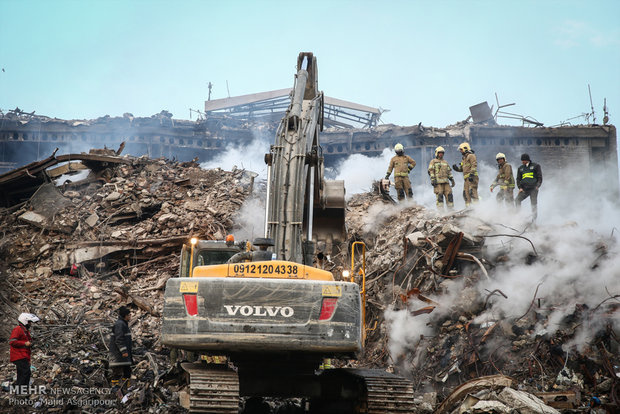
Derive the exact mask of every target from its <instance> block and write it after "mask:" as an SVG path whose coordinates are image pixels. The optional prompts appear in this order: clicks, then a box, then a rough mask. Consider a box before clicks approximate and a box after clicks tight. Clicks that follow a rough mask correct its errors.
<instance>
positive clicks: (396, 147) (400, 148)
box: [394, 143, 405, 152]
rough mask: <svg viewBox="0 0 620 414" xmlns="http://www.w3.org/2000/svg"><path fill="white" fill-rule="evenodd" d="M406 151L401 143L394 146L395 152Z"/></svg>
mask: <svg viewBox="0 0 620 414" xmlns="http://www.w3.org/2000/svg"><path fill="white" fill-rule="evenodd" d="M404 149H405V148H404V147H403V144H401V143H398V144H396V145H394V151H396V152H403V150H404Z"/></svg>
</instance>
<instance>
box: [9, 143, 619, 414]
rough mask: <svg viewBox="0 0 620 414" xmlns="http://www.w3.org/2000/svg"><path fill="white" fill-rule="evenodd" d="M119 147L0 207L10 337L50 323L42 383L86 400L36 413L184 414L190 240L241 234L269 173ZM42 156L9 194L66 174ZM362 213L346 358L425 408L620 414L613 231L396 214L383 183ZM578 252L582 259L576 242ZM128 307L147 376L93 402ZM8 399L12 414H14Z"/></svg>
mask: <svg viewBox="0 0 620 414" xmlns="http://www.w3.org/2000/svg"><path fill="white" fill-rule="evenodd" d="M120 150H121V149H120V148H119V149H118V150H109V149H108V150H92V151H91V153H89V154H72V155H71V158H72V160H73V161H72V163H73V166H72V167H71V168H72V172H71V173H72V174H73V175H77V174H79V173H80V172H82V171H85V172H87V174H83V175H82V178H81V179H74V180H73V182H69V183H59V182H56V184H52V183H49V182H47V181H45V180H39V181H37V182H36V183H34V182H33V183H31V189H32V190H31V191H30V192H29V193H28V194H30V195H29V197H28V199H27V200H26V201H25V202H24V201H19V200H18V199H10V200H8V201H7V202H8V204H9V205H7V206H5V207H3V208H0V222H2V223H3V234H2V239H0V287H1V289H0V308H1V309H2V312H1V313H0V315H2V316H1V318H2V320H1V321H2V324H1V325H2V327H3V328H2V329H1V330H0V340H2V341H4V342H5V343H6V340H7V339H8V335H9V333H10V330H9V329H10V327H11V326H12V325H13V324H14V323H15V322H14V321H15V319H16V317H17V315H18V314H19V312H21V311H24V310H27V311H29V312H33V313H35V314H37V315H38V316H40V317H41V319H42V321H41V322H40V323H39V324H37V325H36V326H35V327H34V330H33V335H34V338H35V341H36V345H35V347H34V349H33V365H34V366H35V367H36V371H35V372H34V373H33V381H34V382H33V384H35V385H45V386H47V387H51V388H59V389H69V390H73V391H74V392H75V395H77V396H76V397H75V398H72V399H69V398H67V399H65V400H64V401H63V404H62V406H61V405H59V403H58V402H54V401H55V400H52V402H50V400H49V399H46V398H45V397H44V396H41V395H31V396H30V399H29V400H28V401H29V404H30V405H29V407H32V406H34V407H35V408H40V409H42V410H45V409H50V410H53V409H63V410H72V409H76V408H77V407H81V408H82V409H84V408H85V407H90V408H92V409H95V408H96V406H95V404H98V406H99V407H103V408H105V409H106V410H109V411H107V412H126V411H133V412H139V411H149V412H162V413H163V412H181V411H182V407H181V399H180V398H179V396H180V395H181V394H182V393H183V392H184V391H183V390H184V389H185V387H186V385H184V380H183V376H182V375H180V371H179V368H178V366H177V365H176V364H175V363H174V361H173V360H171V359H169V358H168V356H169V354H170V350H169V349H166V347H163V346H162V345H161V342H160V338H159V330H160V326H161V314H162V304H163V292H164V287H165V283H166V281H167V280H168V279H169V278H171V277H174V276H176V275H178V272H179V256H178V252H179V250H180V247H181V245H182V244H183V243H184V242H186V241H187V238H188V237H189V236H190V235H192V236H197V237H200V238H203V239H222V238H223V237H224V236H225V235H226V234H227V233H228V232H230V231H233V232H235V231H236V230H239V229H238V224H239V223H240V221H241V218H240V214H241V213H240V208H241V207H242V206H243V205H244V204H245V202H247V201H248V200H250V199H252V193H253V192H252V188H253V185H254V183H253V174H251V173H249V172H248V171H245V170H234V171H230V172H228V171H223V170H220V169H213V170H204V169H201V168H200V167H199V166H198V164H196V163H195V162H191V161H190V162H178V161H167V160H164V159H149V158H148V157H145V156H142V157H132V156H121V155H120ZM61 161H62V159H61ZM34 164H36V168H35V166H34V165H33V166H31V167H30V168H29V169H27V168H20V169H16V170H14V171H12V172H10V173H9V174H6V175H5V176H4V177H5V181H4V184H7V183H9V182H13V183H14V184H15V183H21V184H22V185H23V183H24V182H26V181H28V180H34V179H35V178H36V177H41V176H43V175H44V171H51V172H50V173H49V174H52V175H54V176H55V175H57V174H61V173H62V172H65V173H66V171H64V170H63V169H62V165H60V166H58V165H57V164H60V161H59V160H54V159H53V158H51V159H44V160H41V161H39V162H38V163H34ZM64 165H68V164H64ZM59 168H61V169H59ZM8 177H10V178H8ZM224 183H227V184H229V185H226V186H224V185H223V184H224ZM347 210H348V217H347V229H348V234H347V240H346V241H345V242H344V243H343V246H342V249H341V253H339V254H337V255H335V256H333V257H331V258H330V259H329V260H327V261H325V263H324V266H325V268H326V269H327V270H331V271H333V272H334V274H336V275H338V274H341V273H342V269H343V268H346V267H348V264H349V263H351V256H350V246H351V245H352V243H353V242H354V241H358V242H359V241H362V242H364V243H365V245H366V249H367V253H366V264H365V266H366V267H365V273H363V274H364V276H365V280H362V278H361V276H362V274H358V280H357V281H358V283H360V284H365V291H366V304H365V308H366V321H365V322H366V330H367V340H366V346H365V351H364V354H363V355H360V358H359V359H358V360H357V361H349V362H347V361H333V363H334V364H335V365H336V366H342V365H344V366H347V365H348V366H350V365H353V366H358V367H369V368H383V369H386V370H389V371H395V372H398V373H399V374H400V375H404V376H407V377H408V378H411V380H412V381H413V383H414V386H415V390H416V396H417V399H416V406H417V411H416V412H420V413H431V412H436V413H439V414H442V413H452V412H459V413H461V412H468V413H475V412H489V411H492V412H500V413H503V412H506V413H508V412H511V411H510V410H515V409H516V410H520V412H531V413H545V414H547V413H548V414H556V413H558V412H560V410H562V412H567V413H568V412H584V411H586V410H588V409H589V404H590V401H591V400H592V398H593V397H596V398H597V400H596V401H600V404H601V405H600V407H599V408H601V407H602V408H601V409H605V410H607V411H601V412H614V411H613V410H617V409H618V403H619V402H620V394H619V392H620V371H618V368H617V367H618V366H620V361H619V360H618V355H620V354H619V349H620V348H619V347H620V336H619V331H618V330H619V328H620V318H619V315H620V285H618V280H620V279H618V277H619V276H620V275H619V274H618V268H619V267H618V260H620V251H619V250H618V243H617V233H616V234H615V235H614V232H613V230H612V231H611V234H610V233H609V232H606V234H598V233H596V232H592V231H591V230H589V229H587V228H582V227H580V226H579V224H577V223H571V224H568V225H567V226H560V227H557V226H541V227H540V228H539V229H537V230H534V229H532V228H531V227H530V225H529V224H528V223H527V222H518V221H517V222H514V223H513V222H506V221H504V222H502V223H496V222H495V221H494V219H493V218H492V215H489V214H481V212H478V211H476V210H474V211H455V212H451V213H448V214H441V213H439V212H436V211H434V210H428V209H425V208H424V207H422V206H419V205H415V204H402V205H394V204H393V202H392V201H391V200H390V199H389V198H385V197H384V196H382V195H381V194H380V193H379V192H378V191H377V192H372V193H360V194H357V195H354V196H353V197H352V198H351V199H350V200H349V202H348V205H347ZM609 225H610V226H611V225H613V223H610V224H609ZM573 244H576V245H577V246H578V247H577V249H579V252H580V253H579V255H575V254H574V253H573V252H571V251H570V250H569V249H568V246H571V245H573ZM362 253H363V252H362V251H359V250H358V251H357V255H358V256H357V257H358V260H357V261H356V264H355V266H356V267H355V268H353V269H351V270H352V273H354V274H357V270H359V266H361V265H362V264H363V263H364V262H363V261H361V254H362ZM524 274H528V275H529V276H528V277H527V278H525V277H524V276H523V275H524ZM592 280H596V283H592ZM562 286H563V287H564V288H562ZM567 292H568V293H567ZM120 305H126V306H129V307H130V308H131V309H132V311H133V314H134V316H133V318H132V322H131V326H132V329H133V331H134V341H135V348H136V352H135V359H136V367H135V368H134V371H133V372H134V375H135V377H136V378H135V379H136V381H135V382H134V383H133V386H132V387H131V389H130V390H128V392H127V393H125V394H124V395H121V396H116V395H109V394H101V395H96V396H93V395H90V394H87V393H82V392H80V391H79V390H89V389H93V388H96V389H99V388H101V389H107V388H108V387H109V382H108V381H109V378H108V377H107V375H106V372H107V368H106V367H107V365H106V364H107V360H108V353H107V349H106V348H107V334H108V332H109V327H110V325H111V323H112V322H113V321H114V318H115V313H114V312H115V310H116V309H117V308H118V307H119V306H120ZM6 351H7V350H6V348H3V349H2V354H3V359H2V361H3V363H2V365H1V366H0V379H1V380H2V382H3V385H5V386H8V385H7V384H9V383H10V381H11V378H12V374H13V373H14V368H13V367H12V365H11V364H9V363H7V362H6V361H8V358H7V357H6ZM7 396H8V394H5V395H3V396H2V399H0V407H2V409H6V410H12V411H15V410H16V409H17V408H19V407H16V406H15V405H14V403H11V402H10V401H11V400H10V398H9V397H7ZM5 397H6V398H5ZM95 401H97V402H96V403H95ZM49 404H51V405H49ZM269 404H270V405H271V407H272V411H270V412H300V413H301V412H303V407H302V405H301V404H300V403H299V402H296V401H293V402H291V401H287V402H281V401H271V402H269ZM283 407H284V408H286V409H288V410H289V411H278V409H282V410H284V408H283ZM485 410H486V411H485Z"/></svg>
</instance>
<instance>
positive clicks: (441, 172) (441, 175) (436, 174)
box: [428, 158, 454, 184]
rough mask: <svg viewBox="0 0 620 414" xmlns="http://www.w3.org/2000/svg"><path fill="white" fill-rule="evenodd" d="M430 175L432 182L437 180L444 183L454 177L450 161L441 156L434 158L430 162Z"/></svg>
mask: <svg viewBox="0 0 620 414" xmlns="http://www.w3.org/2000/svg"><path fill="white" fill-rule="evenodd" d="M428 175H430V177H431V182H433V181H435V182H436V183H437V184H444V183H447V182H449V181H450V180H453V179H454V178H453V177H452V169H451V168H450V164H448V161H446V160H444V159H441V160H440V159H439V158H434V159H432V160H431V162H430V164H428Z"/></svg>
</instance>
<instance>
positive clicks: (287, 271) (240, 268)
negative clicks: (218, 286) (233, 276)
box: [233, 264, 299, 277]
mask: <svg viewBox="0 0 620 414" xmlns="http://www.w3.org/2000/svg"><path fill="white" fill-rule="evenodd" d="M298 270H299V269H298V266H296V265H268V264H236V265H234V266H233V271H234V272H235V273H254V274H262V275H264V274H273V273H275V274H279V275H289V276H290V277H296V276H297V272H298Z"/></svg>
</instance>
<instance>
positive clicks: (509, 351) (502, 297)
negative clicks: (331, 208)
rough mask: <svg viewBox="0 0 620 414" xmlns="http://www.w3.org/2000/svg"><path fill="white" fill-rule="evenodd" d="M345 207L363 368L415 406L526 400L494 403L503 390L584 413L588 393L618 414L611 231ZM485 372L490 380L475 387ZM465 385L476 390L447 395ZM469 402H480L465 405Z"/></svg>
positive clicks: (616, 270) (366, 203) (471, 214)
mask: <svg viewBox="0 0 620 414" xmlns="http://www.w3.org/2000/svg"><path fill="white" fill-rule="evenodd" d="M348 206H349V210H350V211H348V217H349V221H348V225H349V231H350V232H351V236H352V238H354V239H356V240H363V241H364V242H365V243H366V244H367V247H368V249H369V253H368V264H367V267H368V274H367V276H366V280H367V282H366V285H367V289H368V292H369V299H368V305H367V308H368V310H367V315H368V316H367V328H368V330H369V332H368V335H369V341H368V344H367V349H366V353H365V357H364V361H363V362H362V363H363V364H366V365H371V366H374V367H385V366H389V367H392V368H393V369H395V370H396V371H397V372H399V373H400V374H402V375H405V376H409V377H411V378H412V379H413V381H414V384H415V388H416V390H417V391H418V392H419V393H420V396H421V397H422V395H426V398H425V399H422V398H420V400H419V402H420V410H422V411H428V412H431V411H432V409H434V410H435V412H436V413H444V412H446V413H447V412H451V410H452V409H456V408H459V407H460V409H461V410H466V409H469V410H470V412H510V409H511V408H518V407H519V405H520V404H525V403H524V402H523V401H521V399H519V401H520V402H514V401H512V400H511V399H510V398H503V397H505V394H506V393H507V392H508V391H506V392H503V391H501V390H502V389H503V388H505V387H512V390H513V391H514V390H517V391H519V392H523V393H525V394H524V395H522V396H520V397H524V398H525V396H526V395H527V396H530V397H531V396H538V397H539V398H540V399H541V400H542V401H545V402H546V403H547V404H548V405H550V406H553V407H556V408H558V409H565V410H568V409H581V410H587V409H589V408H588V405H589V403H590V400H592V397H595V398H598V399H599V400H600V401H601V407H603V409H604V408H605V407H607V409H608V412H617V411H614V410H618V403H620V368H619V366H620V359H619V350H620V342H619V340H620V337H619V334H620V255H619V253H620V250H619V246H618V244H617V241H616V237H615V235H614V231H613V229H612V228H610V233H611V236H609V235H600V234H597V233H595V232H593V231H591V230H588V229H583V228H580V227H579V225H578V224H577V223H575V222H569V223H567V224H566V225H563V226H551V225H550V226H544V225H539V226H538V227H535V226H533V225H532V224H530V223H527V222H526V223H518V222H517V223H516V224H514V225H522V226H523V227H522V228H520V229H517V228H513V227H510V226H507V225H506V224H512V223H506V221H504V223H499V222H496V221H495V220H494V218H493V215H484V214H481V211H479V210H473V211H468V212H462V211H461V212H454V213H452V214H446V215H440V214H438V213H437V212H435V211H430V210H427V209H425V208H423V207H420V206H415V205H414V206H410V207H402V206H393V205H391V204H390V203H387V202H385V201H383V200H381V199H380V196H379V195H373V194H360V195H356V196H354V197H353V198H352V200H351V201H350V202H349V204H348ZM481 217H485V218H484V219H483V218H481ZM504 217H505V216H504ZM486 376H496V377H491V380H489V381H486V383H485V385H484V386H482V385H480V383H476V381H478V380H479V379H480V378H481V377H486ZM498 378H499V379H498ZM505 378H509V381H506V380H505ZM467 381H473V382H474V383H476V384H474V385H473V386H472V388H471V389H467V387H465V388H466V390H467V392H464V393H463V392H461V394H460V395H457V396H456V397H455V396H454V395H452V396H451V393H453V392H455V393H456V391H455V387H456V386H458V385H459V384H464V383H467ZM513 391H510V392H513ZM502 392H503V394H504V395H503V397H502V398H500V397H498V396H499V395H501V394H502ZM457 394H458V393H457ZM468 395H469V396H468ZM472 396H473V397H472ZM466 397H467V398H466ZM530 397H527V398H530ZM479 400H488V401H491V402H489V403H488V404H487V403H486V402H485V403H480V405H479V406H477V407H475V405H476V403H477V401H479ZM441 401H443V402H444V404H442V405H438V403H439V402H441ZM510 401H512V402H510ZM594 401H597V400H596V399H595V400H594ZM530 402H531V401H530ZM461 404H462V405H461ZM485 404H486V405H485ZM489 404H491V405H492V406H493V407H491V405H489ZM515 404H516V405H515ZM532 404H534V405H536V404H539V405H540V404H542V402H541V401H538V402H534V403H532ZM431 408H432V409H431ZM485 410H486V411H485ZM461 412H462V411H461ZM520 412H555V411H552V410H551V411H544V410H542V409H541V410H539V411H536V410H534V411H527V410H526V409H525V408H523V409H522V411H520Z"/></svg>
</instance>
